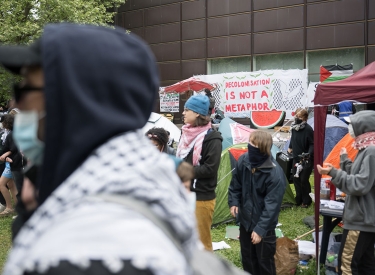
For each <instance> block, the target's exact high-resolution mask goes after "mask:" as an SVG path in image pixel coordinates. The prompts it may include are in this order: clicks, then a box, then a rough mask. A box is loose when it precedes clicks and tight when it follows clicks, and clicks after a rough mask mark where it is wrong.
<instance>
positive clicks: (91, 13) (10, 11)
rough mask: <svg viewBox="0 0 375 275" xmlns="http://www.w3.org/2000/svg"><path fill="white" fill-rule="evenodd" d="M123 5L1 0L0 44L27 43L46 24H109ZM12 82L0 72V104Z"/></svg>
mask: <svg viewBox="0 0 375 275" xmlns="http://www.w3.org/2000/svg"><path fill="white" fill-rule="evenodd" d="M123 3H125V0H2V1H1V5H0V42H1V43H4V44H29V43H31V42H32V41H34V40H35V39H36V38H38V37H40V36H41V34H42V31H43V27H44V25H46V24H47V23H56V22H75V23H85V24H97V25H104V24H108V23H112V22H113V17H114V12H113V10H115V8H116V7H118V6H119V5H120V4H123ZM111 10H112V11H111ZM13 82H14V79H13V77H12V76H11V75H10V74H9V73H8V72H6V71H5V70H4V69H0V104H2V103H3V102H4V100H7V99H9V98H10V96H11V94H10V92H9V91H10V89H11V83H13Z"/></svg>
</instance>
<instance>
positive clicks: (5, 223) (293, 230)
mask: <svg viewBox="0 0 375 275" xmlns="http://www.w3.org/2000/svg"><path fill="white" fill-rule="evenodd" d="M313 182H314V179H313V177H311V178H310V183H311V185H312V186H313ZM291 188H292V190H293V192H294V186H293V185H291ZM312 190H313V189H312ZM228 211H229V210H228ZM312 215H314V204H312V205H311V206H310V207H309V208H300V207H292V208H288V209H284V210H281V212H280V215H279V222H280V223H281V224H282V225H281V226H280V227H279V228H280V229H281V230H282V232H283V234H284V236H287V237H288V238H290V239H295V238H296V237H297V236H300V235H302V234H304V233H306V232H307V231H309V230H310V228H309V227H308V226H307V225H305V224H304V223H303V218H305V217H307V216H312ZM11 224H12V218H11V217H5V218H1V219H0V273H1V271H2V269H3V266H4V264H5V261H6V258H7V255H8V252H9V250H10V248H11ZM320 224H322V219H320ZM228 225H234V223H232V224H223V225H220V226H218V227H216V228H214V229H212V241H214V242H220V241H222V240H224V239H225V229H226V227H227V226H228ZM340 230H341V229H340V228H337V227H336V229H335V230H334V231H335V232H340ZM301 240H308V241H311V240H312V235H311V234H309V235H307V236H306V237H304V238H302V239H301ZM225 242H226V243H227V244H229V245H230V247H231V248H230V249H223V250H218V251H216V252H215V254H217V255H218V256H220V257H223V258H225V259H227V260H229V261H230V262H232V263H233V264H234V265H236V266H238V267H240V268H242V264H241V259H240V243H239V241H237V240H227V239H225ZM296 274H299V275H312V274H316V270H315V261H314V260H311V261H310V262H309V265H308V267H307V268H306V269H303V268H299V270H297V273H296ZM321 274H324V272H321Z"/></svg>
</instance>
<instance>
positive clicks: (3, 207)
mask: <svg viewBox="0 0 375 275" xmlns="http://www.w3.org/2000/svg"><path fill="white" fill-rule="evenodd" d="M4 210H5V205H2V204H1V203H0V212H3V211H4Z"/></svg>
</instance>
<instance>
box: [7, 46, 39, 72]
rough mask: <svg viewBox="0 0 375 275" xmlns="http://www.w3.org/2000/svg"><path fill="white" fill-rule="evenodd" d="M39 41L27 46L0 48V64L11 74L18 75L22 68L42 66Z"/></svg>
mask: <svg viewBox="0 0 375 275" xmlns="http://www.w3.org/2000/svg"><path fill="white" fill-rule="evenodd" d="M40 42H41V41H40V39H38V40H37V41H35V42H34V43H33V44H31V45H29V46H20V45H14V46H10V45H3V46H0V64H1V65H2V66H3V67H4V68H5V69H7V70H9V71H10V72H12V73H13V74H20V73H21V68H22V67H23V66H37V65H41V64H42V56H41V46H40Z"/></svg>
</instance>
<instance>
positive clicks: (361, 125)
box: [350, 110, 375, 137]
mask: <svg viewBox="0 0 375 275" xmlns="http://www.w3.org/2000/svg"><path fill="white" fill-rule="evenodd" d="M350 122H351V124H352V126H353V130H354V133H355V135H356V136H357V137H358V136H360V135H362V134H364V133H368V132H375V111H370V110H366V111H360V112H358V113H356V114H354V115H351V116H350Z"/></svg>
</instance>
